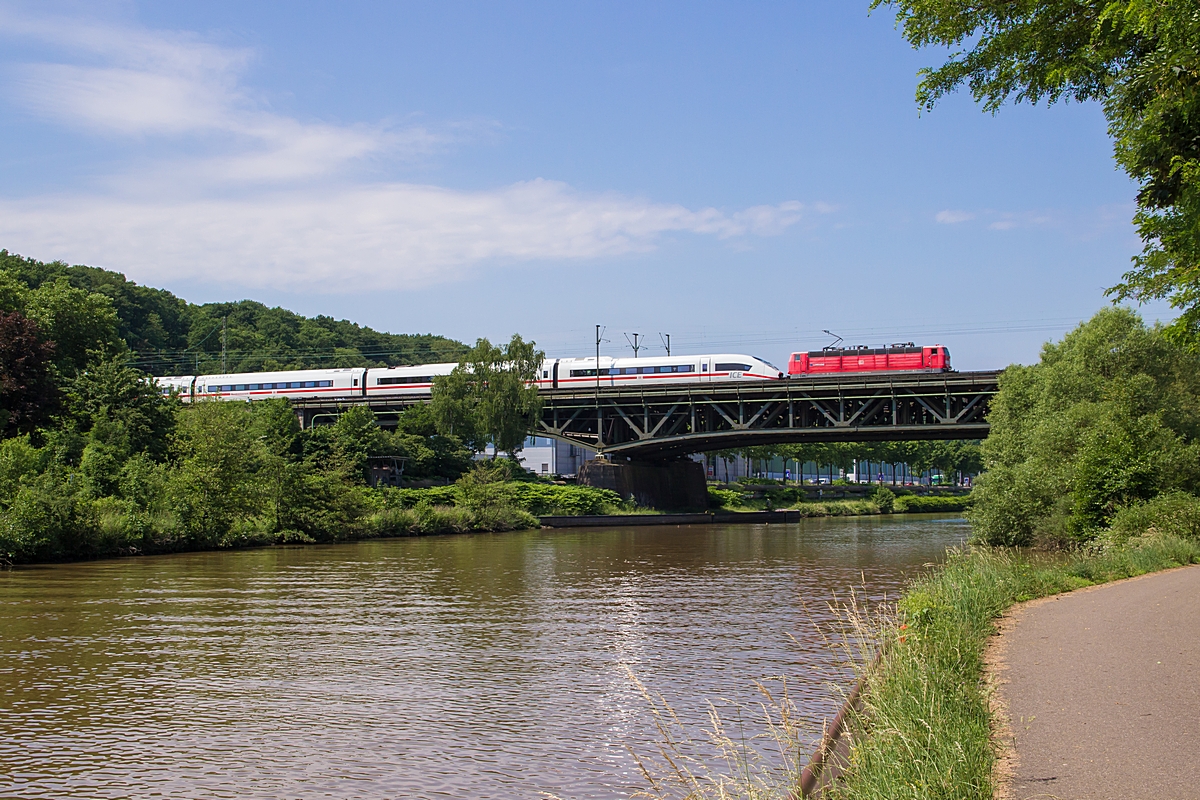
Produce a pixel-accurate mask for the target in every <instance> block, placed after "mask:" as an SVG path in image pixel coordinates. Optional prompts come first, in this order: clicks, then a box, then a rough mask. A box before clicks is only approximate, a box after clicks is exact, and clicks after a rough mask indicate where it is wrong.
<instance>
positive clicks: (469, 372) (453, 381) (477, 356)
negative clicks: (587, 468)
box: [432, 334, 546, 458]
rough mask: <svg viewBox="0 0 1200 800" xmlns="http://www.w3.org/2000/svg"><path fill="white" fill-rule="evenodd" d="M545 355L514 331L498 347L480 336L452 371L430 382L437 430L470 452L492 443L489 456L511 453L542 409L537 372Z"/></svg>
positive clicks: (523, 438)
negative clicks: (455, 437)
mask: <svg viewBox="0 0 1200 800" xmlns="http://www.w3.org/2000/svg"><path fill="white" fill-rule="evenodd" d="M545 357H546V356H545V353H543V352H542V351H540V350H538V349H537V347H536V344H535V343H534V342H526V341H525V340H524V339H522V338H521V337H520V336H519V335H517V334H514V335H513V337H512V339H511V340H510V341H509V343H508V344H507V345H504V346H503V347H498V346H496V345H493V344H492V343H491V342H489V341H488V340H487V339H480V340H478V341H477V342H476V343H475V346H474V347H473V348H471V350H470V351H469V352H468V353H467V355H466V356H464V357H463V360H462V361H461V362H459V364H458V366H456V367H455V368H454V371H453V372H452V373H451V374H449V375H445V376H438V377H436V378H434V381H433V400H432V405H433V414H434V417H435V418H436V421H437V427H438V430H439V431H440V432H442V433H443V434H446V435H449V436H457V437H458V438H459V439H461V440H462V441H463V442H464V443H465V444H466V445H467V446H468V447H470V448H471V449H472V450H474V451H475V452H479V451H481V450H483V449H484V446H486V445H487V444H491V445H493V446H494V447H495V450H494V452H493V454H492V455H493V458H494V457H495V456H496V455H498V454H499V453H501V452H505V453H509V454H510V455H511V454H515V453H516V452H517V451H518V450H520V449H521V446H522V445H523V444H524V442H525V437H526V436H528V435H529V432H530V431H531V430H533V429H534V426H535V425H536V424H537V418H538V414H539V413H540V412H541V409H542V399H541V397H540V395H539V394H538V390H537V386H536V384H534V383H533V381H535V380H537V376H538V370H540V369H541V367H542V361H543V360H545Z"/></svg>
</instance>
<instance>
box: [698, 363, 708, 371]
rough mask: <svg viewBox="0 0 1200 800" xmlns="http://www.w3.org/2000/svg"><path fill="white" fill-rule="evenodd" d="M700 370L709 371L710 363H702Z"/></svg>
mask: <svg viewBox="0 0 1200 800" xmlns="http://www.w3.org/2000/svg"><path fill="white" fill-rule="evenodd" d="M700 371H701V372H708V364H701V365H700Z"/></svg>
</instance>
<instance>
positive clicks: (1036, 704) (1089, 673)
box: [990, 566, 1200, 800]
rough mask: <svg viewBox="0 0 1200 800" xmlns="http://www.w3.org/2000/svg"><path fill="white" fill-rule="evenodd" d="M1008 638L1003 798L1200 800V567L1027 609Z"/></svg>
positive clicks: (1010, 622) (1000, 649)
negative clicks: (1153, 799) (1006, 727)
mask: <svg viewBox="0 0 1200 800" xmlns="http://www.w3.org/2000/svg"><path fill="white" fill-rule="evenodd" d="M1001 631H1002V632H1001V635H1000V637H999V639H998V641H997V644H996V647H995V648H994V653H993V655H992V657H991V658H990V660H991V662H992V667H991V673H992V677H993V680H994V681H995V682H996V684H997V690H998V699H999V701H1000V710H1001V715H1002V716H1004V714H1005V710H1006V715H1007V719H1008V722H1009V730H1008V731H1004V732H1001V738H1002V739H1003V740H1004V745H1006V747H1002V750H1007V751H1008V752H1007V754H1006V755H1005V756H1002V758H1001V771H1002V772H1007V773H1008V780H1007V787H1006V788H1007V790H1006V791H1005V792H1004V794H1005V795H1006V796H1007V797H1008V798H1011V799H1012V800H1029V799H1030V798H1038V800H1044V799H1047V798H1060V800H1083V799H1084V798H1088V799H1089V800H1090V799H1091V798H1114V799H1115V798H1121V799H1122V800H1126V798H1156V800H1170V799H1171V798H1200V566H1191V567H1183V568H1181V569H1176V570H1171V571H1169V572H1161V573H1156V574H1153V575H1144V576H1142V577H1139V578H1134V579H1132V580H1127V581H1121V582H1119V583H1112V584H1107V585H1104V586H1097V587H1093V588H1089V589H1084V590H1080V591H1076V592H1071V593H1069V594H1064V595H1058V596H1056V597H1051V598H1047V599H1045V600H1039V601H1035V602H1033V603H1027V604H1024V605H1023V606H1020V607H1017V608H1016V609H1014V611H1013V612H1012V614H1011V615H1009V617H1008V618H1007V619H1006V620H1005V621H1004V623H1003V624H1002V627H1001Z"/></svg>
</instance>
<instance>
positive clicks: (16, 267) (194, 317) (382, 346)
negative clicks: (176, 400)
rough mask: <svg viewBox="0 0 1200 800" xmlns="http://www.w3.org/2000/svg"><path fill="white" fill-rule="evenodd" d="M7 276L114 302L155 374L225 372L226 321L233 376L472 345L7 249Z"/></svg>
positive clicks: (448, 356)
mask: <svg viewBox="0 0 1200 800" xmlns="http://www.w3.org/2000/svg"><path fill="white" fill-rule="evenodd" d="M0 272H5V273H8V275H10V276H11V277H13V278H15V279H16V280H17V281H19V282H20V283H24V284H25V285H26V286H28V287H29V288H30V289H36V288H38V287H39V286H41V285H42V284H43V283H54V282H55V281H58V280H60V279H65V280H66V281H67V282H69V283H70V285H71V286H73V287H76V288H78V289H84V290H86V291H88V292H95V293H98V294H102V295H104V296H105V297H107V298H109V300H110V301H111V302H112V305H113V309H114V310H115V311H116V313H117V317H118V319H119V331H120V335H121V338H123V339H124V340H125V342H126V343H127V344H128V345H129V349H130V350H131V351H133V359H134V363H135V365H136V366H138V367H139V368H141V369H143V370H145V371H146V372H149V373H152V374H156V375H188V374H193V373H194V374H208V373H214V372H220V371H221V335H222V330H221V329H222V320H223V319H224V320H225V326H226V333H225V337H226V342H225V344H226V358H227V363H228V370H229V371H230V372H250V371H256V370H272V369H303V368H313V367H359V366H364V367H365V366H395V365H399V364H427V363H431V362H437V361H454V360H456V359H457V358H458V357H459V356H460V355H462V353H464V352H465V351H466V349H467V348H466V346H465V345H463V344H462V343H461V342H457V341H455V340H453V339H447V338H445V337H443V336H434V335H432V334H407V333H400V334H397V333H381V332H379V331H376V330H372V329H371V328H364V327H362V326H360V325H357V324H356V323H353V322H349V321H348V320H335V319H333V318H332V317H325V316H318V317H303V316H301V315H299V314H296V313H293V312H291V311H288V310H287V309H283V308H268V307H267V306H265V305H263V304H262V303H256V302H254V301H252V300H241V301H238V302H236V303H206V304H204V305H195V304H193V303H189V302H187V301H186V300H183V299H181V298H179V297H176V296H175V295H174V294H172V293H171V292H168V291H167V290H165V289H154V288H151V287H148V286H139V285H138V284H136V283H134V282H133V281H129V280H126V279H125V276H124V275H122V274H121V273H119V272H112V271H110V270H106V269H100V268H98V267H87V266H78V265H76V266H70V265H67V264H65V263H63V262H61V261H52V262H42V261H37V260H35V259H32V258H24V257H22V256H19V255H16V254H10V253H9V252H8V251H7V250H0Z"/></svg>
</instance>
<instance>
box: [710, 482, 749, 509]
mask: <svg viewBox="0 0 1200 800" xmlns="http://www.w3.org/2000/svg"><path fill="white" fill-rule="evenodd" d="M744 499H745V495H743V494H742V493H741V492H737V491H734V490H733V489H713V488H712V487H709V489H708V507H709V508H729V507H731V506H740V505H741V504H742V501H743V500H744Z"/></svg>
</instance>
